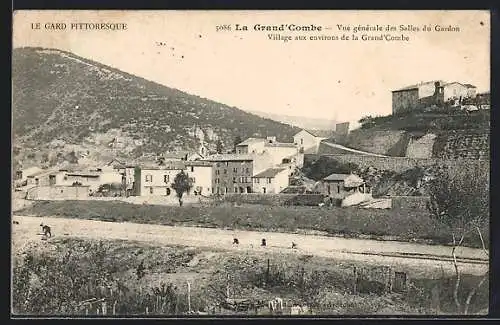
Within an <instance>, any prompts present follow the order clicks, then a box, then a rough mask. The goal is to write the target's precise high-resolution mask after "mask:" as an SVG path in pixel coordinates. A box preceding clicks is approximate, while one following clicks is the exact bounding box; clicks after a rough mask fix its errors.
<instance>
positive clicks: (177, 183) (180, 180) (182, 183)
mask: <svg viewBox="0 0 500 325" xmlns="http://www.w3.org/2000/svg"><path fill="white" fill-rule="evenodd" d="M192 187H193V181H192V180H191V178H189V175H188V174H186V173H184V171H183V170H181V171H180V173H178V174H177V175H175V178H174V182H173V184H172V188H173V189H174V190H175V193H176V194H177V197H178V198H179V205H180V206H182V196H183V195H184V193H188V192H189V191H190V190H191V188H192Z"/></svg>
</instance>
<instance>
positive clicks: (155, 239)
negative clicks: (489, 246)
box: [12, 216, 488, 274]
mask: <svg viewBox="0 0 500 325" xmlns="http://www.w3.org/2000/svg"><path fill="white" fill-rule="evenodd" d="M13 220H15V221H18V222H19V224H13V225H12V234H13V237H12V242H13V250H14V251H17V250H19V249H21V248H22V247H23V246H24V245H25V244H26V243H28V242H30V241H34V240H37V241H39V240H40V235H39V233H40V223H41V222H43V223H44V224H48V225H50V226H51V227H52V232H53V235H54V237H53V238H54V239H55V238H61V237H81V238H90V239H121V240H133V241H140V242H148V243H152V244H158V245H183V246H193V247H206V248H217V249H224V250H235V251H243V252H245V251H248V250H251V251H260V252H266V251H272V252H277V253H284V254H304V255H315V256H322V257H330V258H334V259H341V260H354V261H365V262H370V263H374V264H391V265H394V266H395V267H397V266H398V265H400V266H401V267H408V266H411V267H414V268H424V269H425V270H427V271H428V270H429V269H439V270H440V271H445V272H447V273H449V272H453V264H452V262H451V260H449V256H450V253H451V248H450V247H446V246H437V245H432V246H431V245H422V244H416V243H404V242H394V241H376V240H364V239H346V238H336V237H326V236H315V235H301V234H287V233H274V232H256V231H240V230H223V229H212V228H199V227H172V226H161V225H151V224H135V223H115V222H102V221H92V220H80V219H66V218H51V217H44V218H40V217H27V216H14V217H13ZM233 236H234V237H237V238H238V239H239V242H240V244H239V245H233V244H232V240H233ZM262 238H265V239H266V240H267V244H268V246H267V247H260V242H261V239H262ZM292 242H295V243H297V245H298V249H291V243H292ZM457 256H458V257H459V258H460V260H461V263H460V266H461V268H462V270H463V271H464V272H467V273H470V274H483V273H484V272H485V271H486V270H487V269H488V257H487V256H486V254H485V253H484V252H483V251H482V250H481V249H473V248H467V247H462V248H459V249H458V250H457Z"/></svg>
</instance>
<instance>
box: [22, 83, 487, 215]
mask: <svg viewBox="0 0 500 325" xmlns="http://www.w3.org/2000/svg"><path fill="white" fill-rule="evenodd" d="M481 96H483V95H478V96H476V89H475V87H474V86H473V85H470V84H461V83H458V82H452V83H444V82H442V81H431V82H426V83H420V84H417V85H414V86H407V87H404V88H401V89H398V90H394V91H392V98H393V104H392V105H393V108H392V109H393V114H394V115H397V114H399V115H401V114H405V113H407V112H409V111H412V110H421V109H426V110H429V109H431V110H432V109H433V107H435V108H437V107H438V106H439V107H441V106H443V105H444V104H446V105H448V106H449V107H452V106H455V107H456V106H459V107H462V108H463V109H464V110H467V111H469V110H471V109H472V110H473V109H478V108H479V107H481V105H480V104H478V103H479V101H478V98H481ZM483 109H484V105H483ZM349 132H350V130H349V123H348V122H345V123H338V124H337V125H336V128H335V130H332V131H318V130H306V129H303V130H301V131H300V132H298V133H296V134H295V135H294V136H293V139H290V141H289V142H279V141H277V139H276V137H274V136H268V137H266V138H253V137H250V138H248V139H246V140H244V141H241V142H239V143H235V146H234V148H231V150H226V151H223V150H217V151H209V150H208V149H207V147H206V146H205V145H204V144H203V143H200V145H199V148H198V150H197V151H178V152H165V153H159V154H157V155H149V156H143V157H141V159H139V160H138V161H136V162H125V161H120V160H118V159H113V160H111V161H109V162H107V163H106V164H103V165H99V166H81V165H78V164H67V165H66V166H63V167H61V166H58V167H52V168H45V169H44V168H41V167H30V168H26V169H24V170H18V171H16V173H15V177H14V183H15V189H16V191H18V192H22V193H25V197H24V199H26V200H29V201H32V200H92V199H96V200H106V199H108V200H128V201H130V202H134V203H143V204H145V203H148V202H149V203H154V204H167V205H168V204H177V202H178V201H177V198H176V191H175V189H174V188H173V187H172V185H173V182H174V179H175V177H176V176H177V175H178V174H179V173H181V172H183V173H185V174H186V175H187V177H188V179H189V183H190V186H188V188H186V190H185V194H186V195H185V196H184V201H186V202H201V201H202V200H205V199H209V198H213V197H220V196H224V195H235V194H238V195H247V196H251V195H272V194H275V195H276V194H280V193H290V192H292V193H293V188H294V186H293V183H294V182H293V181H294V179H296V178H297V176H298V175H299V174H300V172H301V169H302V168H303V166H304V159H305V157H307V156H315V155H316V156H318V155H319V156H321V155H323V154H324V152H325V148H326V152H328V153H331V151H332V150H333V151H334V152H335V154H336V155H337V156H339V155H340V156H341V155H354V156H359V157H368V158H370V157H373V158H381V159H382V160H383V159H384V158H391V157H388V156H386V155H380V154H376V153H373V152H367V151H362V150H356V149H353V148H348V147H345V146H343V145H340V144H338V143H335V141H334V140H331V139H332V138H333V139H334V138H342V137H346V136H348V134H349ZM410 158H423V159H429V158H430V154H429V153H427V154H426V155H425V154H424V155H423V156H422V155H420V156H419V155H416V156H414V157H410ZM303 194H316V195H320V196H319V197H320V200H318V201H317V202H316V203H315V204H317V205H325V204H327V205H337V206H356V205H359V206H361V205H362V206H363V207H378V208H390V206H391V204H390V201H385V203H384V202H381V200H380V198H379V199H374V198H373V197H372V193H371V188H370V186H369V185H367V184H366V182H365V180H363V179H362V178H361V177H359V175H355V174H352V173H332V174H330V175H328V176H326V177H324V178H323V179H322V180H320V181H318V182H315V183H313V184H309V186H307V187H306V189H305V190H304V191H303ZM370 202H376V203H377V204H373V205H370V204H369V203H370Z"/></svg>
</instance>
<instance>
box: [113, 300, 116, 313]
mask: <svg viewBox="0 0 500 325" xmlns="http://www.w3.org/2000/svg"><path fill="white" fill-rule="evenodd" d="M113 315H116V300H115V302H114V303H113Z"/></svg>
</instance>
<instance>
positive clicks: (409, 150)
mask: <svg viewBox="0 0 500 325" xmlns="http://www.w3.org/2000/svg"><path fill="white" fill-rule="evenodd" d="M360 123H361V127H360V128H359V129H357V130H354V131H352V132H351V133H350V134H349V135H348V137H347V138H343V139H335V140H336V142H338V143H340V144H343V145H345V146H348V147H351V148H354V149H358V150H363V151H368V152H373V153H377V154H383V155H388V156H395V157H411V158H431V157H434V158H451V159H455V158H470V159H487V158H488V157H489V142H490V138H489V134H490V111H489V110H478V111H472V112H466V111H463V110H459V109H454V108H447V109H434V110H433V111H429V110H428V111H414V112H410V113H407V114H401V115H389V116H380V117H365V118H363V119H361V120H360Z"/></svg>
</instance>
